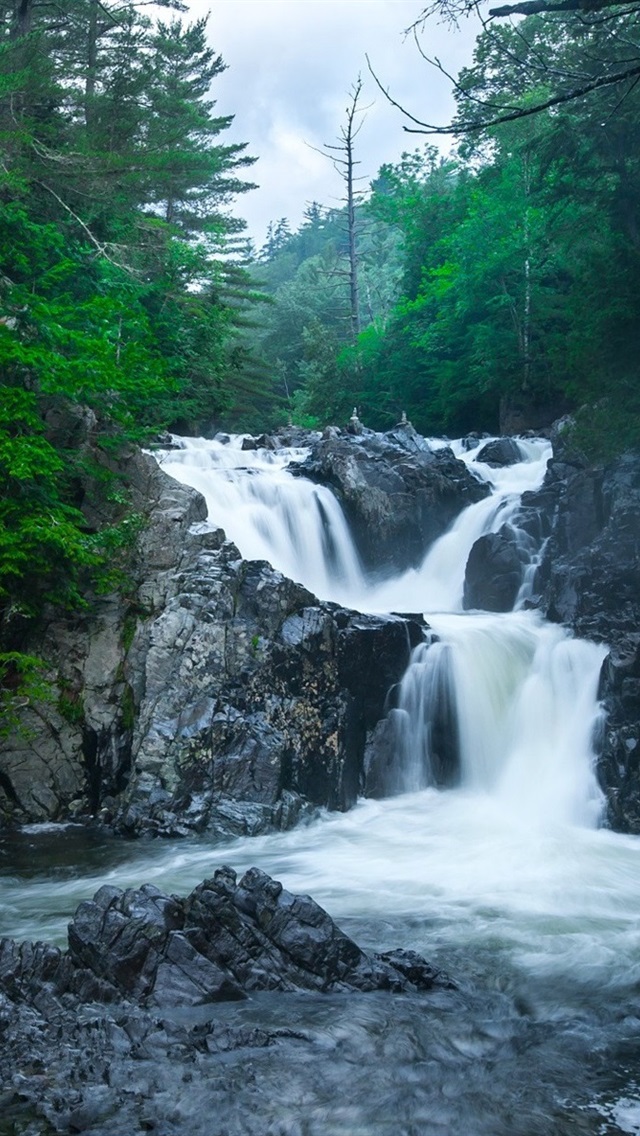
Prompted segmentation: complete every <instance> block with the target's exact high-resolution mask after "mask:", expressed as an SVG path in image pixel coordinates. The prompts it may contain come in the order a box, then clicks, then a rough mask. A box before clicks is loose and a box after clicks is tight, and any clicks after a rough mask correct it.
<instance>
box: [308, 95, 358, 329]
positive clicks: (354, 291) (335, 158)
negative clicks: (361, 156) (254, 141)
mask: <svg viewBox="0 0 640 1136" xmlns="http://www.w3.org/2000/svg"><path fill="white" fill-rule="evenodd" d="M350 94H351V101H350V102H349V105H348V106H347V108H346V111H345V115H346V117H345V121H344V123H343V125H342V126H341V127H340V133H339V135H338V142H337V143H334V144H329V143H325V145H324V146H323V147H322V149H318V153H319V154H323V155H324V157H325V158H329V159H330V160H331V162H332V163H333V166H334V169H335V170H336V171H337V173H339V174H340V177H341V178H342V180H343V181H344V183H345V190H346V192H345V197H344V201H345V204H346V210H347V240H348V248H349V272H348V276H349V311H350V315H351V333H352V335H353V338H354V340H355V339H357V337H358V335H359V334H360V290H359V285H358V241H357V218H356V209H357V204H358V198H359V193H358V190H357V188H356V186H357V182H359V181H364V180H365V179H364V178H361V177H357V176H356V173H355V168H356V166H359V165H360V162H359V161H358V160H357V159H356V157H355V142H356V138H357V137H358V134H359V133H360V131H361V129H362V126H363V123H364V119H363V118H361V117H360V116H361V115H363V114H364V113H365V111H366V110H368V107H361V106H359V102H360V96H361V94H362V77H361V76H360V75H358V78H357V80H356V82H355V83H354V84H353V87H352V88H351V92H350ZM314 149H316V147H314Z"/></svg>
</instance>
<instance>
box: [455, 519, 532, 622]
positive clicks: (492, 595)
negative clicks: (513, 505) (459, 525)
mask: <svg viewBox="0 0 640 1136" xmlns="http://www.w3.org/2000/svg"><path fill="white" fill-rule="evenodd" d="M528 559H529V557H528V556H527V554H526V553H525V552H524V550H523V548H522V547H521V545H520V543H519V541H518V535H517V533H516V532H515V531H514V529H513V528H512V527H511V526H510V525H503V526H502V528H501V529H500V530H499V531H498V532H497V533H485V535H484V536H481V537H479V538H478V540H477V541H476V542H475V544H474V545H473V547H472V549H471V552H470V553H469V557H468V559H467V567H466V573H465V580H464V601H463V602H464V607H465V608H466V609H467V610H469V609H473V608H479V609H482V610H483V611H512V610H513V607H514V604H515V602H516V599H517V596H518V592H519V590H520V587H521V584H522V577H523V569H524V567H525V565H526V564H527V562H528Z"/></svg>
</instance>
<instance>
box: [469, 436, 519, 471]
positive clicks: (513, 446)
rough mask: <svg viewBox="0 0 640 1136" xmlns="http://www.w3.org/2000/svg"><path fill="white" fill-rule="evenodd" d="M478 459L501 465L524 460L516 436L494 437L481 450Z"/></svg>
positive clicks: (513, 463) (489, 463)
mask: <svg viewBox="0 0 640 1136" xmlns="http://www.w3.org/2000/svg"><path fill="white" fill-rule="evenodd" d="M476 461H479V462H485V463H486V465H490V466H494V467H500V466H507V465H515V463H516V462H519V461H522V454H521V452H520V447H519V445H518V443H517V442H516V441H515V439H514V438H494V439H493V440H492V441H491V442H487V444H486V446H483V447H482V449H481V450H480V452H479V454H478V456H477V458H476Z"/></svg>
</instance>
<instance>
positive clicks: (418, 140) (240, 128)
mask: <svg viewBox="0 0 640 1136" xmlns="http://www.w3.org/2000/svg"><path fill="white" fill-rule="evenodd" d="M189 4H190V14H191V15H192V16H194V17H195V16H201V15H204V14H206V13H207V12H210V17H209V24H208V28H209V38H210V42H211V44H212V46H213V47H214V48H215V50H216V52H218V53H219V54H220V55H222V57H223V59H224V61H225V63H226V64H227V68H228V69H227V71H226V72H225V73H224V74H223V75H222V76H220V77H219V78H218V79H217V80H216V81H215V84H214V87H213V89H212V95H213V96H214V97H215V98H216V100H217V107H216V109H217V110H218V111H219V112H220V113H221V114H233V115H235V120H234V123H233V126H232V127H231V129H230V130H229V131H228V132H227V134H226V135H225V136H224V141H227V142H247V143H248V152H249V153H250V154H252V155H253V156H255V157H256V158H258V161H257V162H256V164H255V166H253V167H252V168H251V170H250V171H249V173H248V174H247V176H248V177H249V178H250V179H251V180H252V181H255V182H257V183H258V184H259V186H260V188H259V189H257V190H254V191H252V192H251V193H248V194H246V195H244V196H243V197H242V198H241V199H240V200H239V204H238V207H237V211H238V212H239V213H240V215H241V216H243V217H244V218H245V219H246V221H247V223H248V226H249V233H250V235H251V236H252V237H253V238H254V239H255V240H256V242H257V243H258V245H259V244H260V243H261V242H262V241H263V239H264V234H265V230H266V227H267V224H268V222H269V221H270V220H278V219H279V218H281V217H287V218H288V219H289V221H290V223H291V225H292V227H294V228H295V227H296V226H297V225H298V224H299V223H300V220H301V218H302V213H303V210H304V208H305V206H306V205H307V204H308V203H309V202H310V201H314V200H315V201H319V202H321V204H323V205H335V204H337V203H338V200H339V198H340V195H341V190H342V185H341V182H340V179H339V177H338V175H337V174H336V173H335V171H334V170H333V167H332V165H331V163H330V162H329V161H328V160H327V159H326V158H323V157H322V156H321V155H320V154H318V153H316V152H315V151H314V150H313V149H312V148H311V147H313V146H322V145H323V143H333V142H335V141H336V139H337V135H338V134H339V130H340V126H341V124H342V123H343V121H344V117H345V110H346V107H347V104H348V102H349V91H350V89H351V88H352V85H353V83H354V82H355V81H356V79H357V77H358V74H359V73H360V74H361V75H362V79H363V95H362V105H363V106H366V105H367V104H370V103H371V104H373V105H371V106H370V109H369V110H368V111H367V113H366V118H365V121H364V123H363V125H362V129H361V132H360V135H359V137H358V144H357V156H358V158H359V160H360V162H361V165H360V168H359V173H361V174H362V175H364V176H366V178H367V180H369V179H370V178H372V177H374V176H375V174H376V173H377V171H378V169H379V167H380V166H381V165H382V163H383V162H388V161H395V160H397V159H398V158H399V157H400V154H401V153H402V151H403V150H413V149H415V147H416V146H421V145H423V144H424V142H425V141H427V139H424V138H422V137H421V136H419V135H410V134H406V133H404V132H403V129H402V123H403V119H402V116H401V115H400V113H399V112H398V111H396V110H395V109H394V108H393V107H391V106H390V105H389V103H388V102H387V101H386V100H385V98H384V96H383V95H382V94H381V93H380V91H379V90H377V88H376V86H375V84H374V82H373V79H372V78H371V76H370V74H369V72H368V70H367V63H366V58H365V56H366V55H368V56H369V58H370V59H371V62H372V65H373V67H374V69H375V71H376V73H377V75H378V77H379V78H380V80H381V82H382V83H383V84H384V86H386V87H388V88H389V90H390V92H391V94H392V95H393V97H394V98H395V99H396V100H397V101H398V102H400V103H402V104H403V105H405V106H406V107H407V108H408V109H409V110H410V111H411V112H412V113H413V114H415V115H416V116H417V117H419V118H420V117H426V118H428V119H431V120H432V121H437V122H446V121H448V119H449V117H450V115H451V113H452V108H453V100H452V98H451V94H450V84H449V83H448V82H447V80H446V79H444V78H442V77H441V76H440V75H438V74H437V72H435V71H434V70H433V69H432V68H430V67H429V66H428V65H427V64H426V63H425V62H424V61H423V60H422V59H421V58H420V56H419V53H418V51H417V49H416V46H415V44H414V42H413V40H412V39H411V38H410V37H409V38H405V35H404V31H405V29H406V28H407V27H408V26H409V24H411V23H412V21H414V20H415V19H416V18H417V16H418V15H419V14H420V11H421V7H422V5H421V4H420V0H189ZM422 43H423V47H424V50H425V51H426V52H427V53H430V54H433V55H437V56H439V57H440V58H441V60H442V62H443V64H445V65H446V67H447V69H448V70H449V71H450V72H451V73H453V74H456V73H457V72H458V71H459V70H460V68H461V67H462V66H464V65H465V64H466V63H468V62H469V61H470V56H471V51H472V44H473V34H472V32H471V30H470V29H469V28H467V29H466V30H463V31H462V32H455V31H451V30H450V29H447V28H446V27H445V26H444V25H441V24H438V23H437V22H434V23H433V24H430V26H429V28H428V30H427V33H426V35H425V36H424V37H423V39H422ZM438 141H439V145H440V146H441V148H442V149H444V150H445V151H446V150H447V149H448V146H449V143H448V142H447V140H446V139H444V140H443V139H439V140H438ZM363 184H366V182H365V183H363Z"/></svg>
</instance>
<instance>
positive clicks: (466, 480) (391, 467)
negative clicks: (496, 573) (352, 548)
mask: <svg viewBox="0 0 640 1136" xmlns="http://www.w3.org/2000/svg"><path fill="white" fill-rule="evenodd" d="M417 438H419V436H418V435H415V432H413V431H412V430H411V429H407V427H402V426H401V427H397V428H396V429H395V430H394V431H392V433H391V435H389V436H386V435H379V434H374V433H373V432H372V431H365V432H364V433H363V434H362V435H360V436H357V437H351V436H348V435H339V436H331V437H328V438H322V439H320V440H317V441H313V442H312V445H311V453H310V455H309V456H308V457H307V458H306V459H305V460H304V461H302V462H300V463H299V464H298V466H297V467H296V468H295V469H293V470H292V472H297V473H298V474H299V475H302V476H304V477H308V478H310V479H311V480H312V481H315V482H318V483H319V484H322V485H327V486H328V487H329V488H330V489H332V490H333V491H334V493H335V494H336V496H337V497H338V499H339V500H340V502H341V504H342V507H343V509H344V511H345V514H346V516H347V517H348V519H349V523H350V526H351V530H352V532H353V535H354V540H355V542H356V544H357V547H358V551H359V553H360V556H361V558H362V561H363V563H364V565H365V567H366V568H367V569H368V570H369V571H370V572H371V573H373V574H375V575H378V576H384V575H389V574H391V573H395V572H398V571H400V570H403V569H406V568H410V567H416V566H417V565H418V564H420V563H421V562H422V560H423V559H424V556H425V553H426V551H427V549H428V547H429V546H430V545H431V544H432V543H433V542H434V541H435V540H436V539H437V538H438V537H440V536H442V534H443V533H444V532H446V530H447V529H448V528H449V527H450V525H451V524H452V522H453V521H454V520H455V518H456V517H457V516H458V514H459V513H460V512H461V511H462V510H463V509H464V508H466V506H467V505H471V504H473V503H474V502H475V501H480V500H481V499H482V498H483V497H485V496H487V494H488V493H489V487H488V486H487V485H486V483H484V482H481V481H480V480H479V479H478V478H476V477H475V476H474V474H472V473H470V472H469V470H468V469H467V467H466V465H465V464H464V462H461V461H459V460H458V459H457V458H456V457H454V455H453V453H452V451H451V450H450V449H449V447H443V448H441V449H437V450H431V449H430V448H429V446H428V445H427V444H426V443H425V441H424V439H419V442H418V441H417V440H416V439H417Z"/></svg>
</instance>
